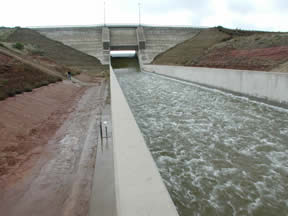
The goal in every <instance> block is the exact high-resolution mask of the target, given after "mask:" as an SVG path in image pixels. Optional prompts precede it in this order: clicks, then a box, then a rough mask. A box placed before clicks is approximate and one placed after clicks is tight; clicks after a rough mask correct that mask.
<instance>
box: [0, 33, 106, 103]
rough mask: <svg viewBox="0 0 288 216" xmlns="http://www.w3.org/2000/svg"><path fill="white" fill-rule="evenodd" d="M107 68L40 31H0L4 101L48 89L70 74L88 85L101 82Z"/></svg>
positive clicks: (1, 94)
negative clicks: (35, 89) (16, 95)
mask: <svg viewBox="0 0 288 216" xmlns="http://www.w3.org/2000/svg"><path fill="white" fill-rule="evenodd" d="M107 70H108V68H107V66H104V65H102V64H101V63H100V61H99V60H98V59H96V58H95V57H92V56H89V55H87V54H85V53H82V52H80V51H78V50H75V49H73V48H71V47H68V46H66V45H64V44H62V43H61V42H57V41H53V40H51V39H48V38H46V37H45V36H43V35H41V34H40V33H38V32H37V31H34V30H31V29H22V28H0V100H3V99H5V98H7V97H9V96H14V95H15V94H20V93H22V92H25V91H32V89H34V88H37V87H40V86H44V85H48V84H49V83H53V82H56V81H59V80H62V79H63V78H65V77H66V74H67V72H68V71H70V72H71V73H72V75H77V74H79V73H82V74H81V75H78V76H77V78H78V79H80V80H82V81H85V82H97V81H98V79H99V78H101V77H103V76H105V74H106V71H107Z"/></svg>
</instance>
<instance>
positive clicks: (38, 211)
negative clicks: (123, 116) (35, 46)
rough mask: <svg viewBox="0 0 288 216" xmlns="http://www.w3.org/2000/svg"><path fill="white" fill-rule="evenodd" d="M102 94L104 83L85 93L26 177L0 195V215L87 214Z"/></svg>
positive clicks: (47, 215) (44, 215) (104, 88)
mask: <svg viewBox="0 0 288 216" xmlns="http://www.w3.org/2000/svg"><path fill="white" fill-rule="evenodd" d="M105 91H106V84H105V83H102V84H101V85H99V86H93V87H90V88H89V89H87V90H86V92H85V94H84V95H83V96H82V98H81V99H80V101H79V102H78V104H77V107H76V109H75V111H74V112H73V113H71V114H70V115H69V117H68V119H67V120H66V121H65V122H64V123H63V125H62V126H61V128H60V129H59V130H58V131H57V133H56V134H55V136H54V138H53V139H51V140H50V141H49V143H48V144H47V145H46V146H45V149H44V150H43V153H42V154H43V157H41V158H40V160H37V161H35V166H34V168H33V170H31V172H30V176H27V177H26V178H24V179H22V180H21V181H19V182H18V183H17V184H15V185H14V186H13V187H9V188H5V189H4V190H2V194H1V200H0V215H5V216H19V215H21V216H28V215H29V216H39V215H42V216H54V215H55V216H56V215H57V216H59V215H69V216H72V215H87V213H88V208H89V200H90V195H91V189H92V182H93V174H94V166H95V157H96V149H97V138H98V137H97V136H98V132H99V128H98V125H99V120H100V117H101V111H102V108H103V105H104V103H105V98H104V93H105Z"/></svg>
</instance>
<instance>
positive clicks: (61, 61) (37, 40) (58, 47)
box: [6, 28, 108, 76]
mask: <svg viewBox="0 0 288 216" xmlns="http://www.w3.org/2000/svg"><path fill="white" fill-rule="evenodd" d="M6 41H7V42H11V43H16V42H20V43H22V44H31V45H32V46H33V47H35V48H36V50H35V52H36V53H35V52H34V51H32V54H35V55H38V54H40V56H44V57H46V58H48V59H51V60H52V61H54V62H55V63H56V64H58V65H62V66H65V67H69V68H73V69H75V71H85V72H87V73H89V75H92V74H93V75H96V76H99V73H101V71H103V70H105V69H108V66H106V65H102V64H101V62H100V61H99V60H98V59H97V58H95V57H93V56H90V55H87V54H85V53H83V52H80V51H78V50H76V49H73V48H71V47H69V46H66V45H64V44H63V43H61V42H58V41H54V40H51V39H49V38H47V37H45V36H43V35H41V34H40V33H39V32H37V31H35V30H32V29H26V28H17V29H16V30H15V31H14V32H13V33H11V34H10V35H9V37H7V40H6ZM25 47H26V46H25ZM65 72H66V71H65ZM71 72H72V73H73V71H71Z"/></svg>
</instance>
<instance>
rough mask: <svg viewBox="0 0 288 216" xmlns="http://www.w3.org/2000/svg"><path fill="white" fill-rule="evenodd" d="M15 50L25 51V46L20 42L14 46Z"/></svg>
mask: <svg viewBox="0 0 288 216" xmlns="http://www.w3.org/2000/svg"><path fill="white" fill-rule="evenodd" d="M13 48H15V49H18V50H23V49H24V45H23V44H22V43H20V42H17V43H15V44H13Z"/></svg>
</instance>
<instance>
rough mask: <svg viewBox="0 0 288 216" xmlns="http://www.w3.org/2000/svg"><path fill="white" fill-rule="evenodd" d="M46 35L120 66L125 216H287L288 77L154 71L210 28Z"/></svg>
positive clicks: (117, 168)
mask: <svg viewBox="0 0 288 216" xmlns="http://www.w3.org/2000/svg"><path fill="white" fill-rule="evenodd" d="M38 31H39V32H40V33H41V34H44V35H46V36H47V37H49V38H51V39H53V40H57V41H60V42H62V43H64V44H66V45H68V46H71V47H73V48H75V49H78V50H80V51H82V52H85V53H87V54H89V55H91V56H95V57H96V58H98V59H99V60H100V61H101V62H102V63H103V64H109V65H110V90H111V116H112V120H111V124H112V125H111V127H112V139H113V156H112V157H113V165H114V167H113V168H111V170H112V171H111V172H113V173H112V174H113V176H114V178H115V179H113V182H112V184H113V183H114V185H113V187H114V188H115V191H113V192H111V194H112V195H111V196H113V197H114V198H115V199H113V202H114V200H115V212H117V215H119V216H122V215H123V216H124V215H125V216H130V215H131V216H132V215H133V216H134V215H153V216H154V215H155V216H156V215H167V216H170V215H171V216H177V215H180V216H191V215H195V216H196V215H208V216H209V215H224V216H226V215H227V216H228V215H229V216H230V215H237V216H238V215H261V216H262V215H264V216H266V215H267V216H268V215H269V216H270V215H275V213H276V214H277V215H281V216H282V215H283V216H284V215H287V212H288V203H287V200H288V195H287V191H288V187H287V185H288V179H287V176H288V175H287V174H288V164H287V161H288V156H287V155H288V145H287V140H288V126H287V125H288V118H287V109H283V108H281V107H278V106H274V105H271V104H276V105H278V104H280V105H287V104H288V97H287V94H285V92H287V90H288V89H287V88H288V74H285V73H274V72H273V73H271V72H259V71H245V70H230V69H211V68H196V67H184V66H183V67H182V66H167V65H149V64H150V63H151V62H152V61H153V59H154V58H155V57H156V56H157V55H159V54H161V53H163V52H165V51H167V50H169V49H170V48H171V47H173V46H176V45H177V44H180V43H182V42H184V41H185V40H188V39H190V38H192V37H194V36H195V35H197V34H198V33H199V31H200V28H184V27H151V26H150V27H149V26H128V25H121V26H97V27H67V28H41V29H38ZM117 50H135V51H136V52H137V56H138V59H137V58H134V59H133V58H129V59H128V60H127V59H126V60H125V59H121V58H111V57H110V51H117ZM121 61H122V62H121ZM138 64H139V65H138ZM256 99H257V100H256ZM259 100H260V101H264V102H267V101H270V102H271V104H270V105H269V104H268V103H262V102H260V103H259ZM106 159H107V158H106ZM98 171H99V170H98ZM105 171H107V170H105ZM95 174H96V175H98V176H99V172H98V173H97V169H96V170H95ZM102 191H104V193H99V192H98V193H97V191H96V192H95V193H94V195H95V194H96V198H97V199H98V198H99V200H101V199H102V196H103V194H104V195H107V194H106V193H107V190H106V188H102ZM105 192H106V193H105ZM97 196H98V197H97ZM97 199H96V200H97ZM92 201H93V199H92ZM94 205H95V203H92V204H91V206H92V207H93V206H94ZM95 206H97V205H95ZM99 206H100V205H99ZM102 207H104V208H108V209H109V208H111V206H108V205H107V206H105V205H104V204H103V205H102ZM92 209H93V210H92V211H91V212H90V214H89V215H91V216H92V215H97V214H96V213H98V215H99V212H97V211H99V208H96V207H95V208H92ZM102 215H104V214H102ZM107 215H108V214H107ZM109 215H111V214H109Z"/></svg>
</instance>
